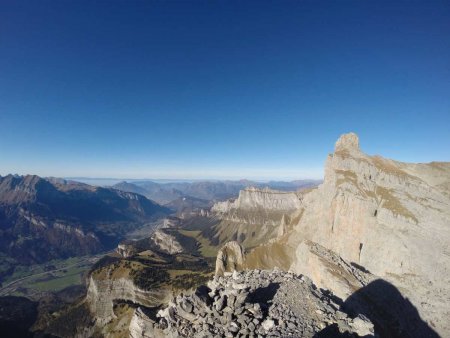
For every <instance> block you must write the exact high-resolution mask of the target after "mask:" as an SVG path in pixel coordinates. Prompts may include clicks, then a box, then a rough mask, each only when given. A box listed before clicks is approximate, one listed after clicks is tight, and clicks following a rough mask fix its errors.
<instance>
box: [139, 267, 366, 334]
mask: <svg viewBox="0 0 450 338" xmlns="http://www.w3.org/2000/svg"><path fill="white" fill-rule="evenodd" d="M320 332H327V333H334V334H335V335H341V336H348V337H350V336H351V337H359V336H364V337H372V336H374V329H373V324H372V323H371V322H370V321H369V320H368V319H367V318H365V317H364V316H357V317H355V318H350V317H349V316H348V315H347V314H346V313H345V312H342V311H341V310H340V305H339V304H338V303H336V298H335V297H333V295H332V294H331V293H329V292H328V291H326V290H319V289H317V288H316V287H315V285H314V284H313V283H312V281H311V280H310V279H309V278H307V277H305V276H301V275H296V274H294V273H290V272H282V271H279V270H273V271H261V270H247V271H245V272H240V273H239V272H237V271H235V272H233V273H232V274H231V273H228V274H226V276H224V277H215V278H214V279H213V280H211V281H210V282H209V283H208V287H206V286H202V287H199V288H198V289H197V290H196V292H195V293H193V294H191V295H185V296H181V295H180V296H178V297H176V298H175V299H174V300H173V301H172V302H170V303H169V305H168V306H167V307H165V308H164V309H162V310H160V311H159V312H158V313H157V318H155V320H153V319H151V318H149V317H148V316H146V315H145V312H144V311H143V310H142V309H138V310H136V311H135V314H134V317H133V319H132V323H131V325H130V336H131V337H134V338H137V337H193V336H196V337H256V336H267V337H288V336H291V337H314V336H315V335H316V334H318V333H320Z"/></svg>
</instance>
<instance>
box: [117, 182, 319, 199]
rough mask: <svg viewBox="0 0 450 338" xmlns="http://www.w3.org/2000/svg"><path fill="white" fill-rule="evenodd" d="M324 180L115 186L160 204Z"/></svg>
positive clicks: (303, 185)
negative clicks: (254, 188) (243, 190)
mask: <svg viewBox="0 0 450 338" xmlns="http://www.w3.org/2000/svg"><path fill="white" fill-rule="evenodd" d="M320 183H321V181H320V180H298V181H290V182H284V181H270V182H256V181H249V180H239V181H199V182H170V183H159V182H154V181H131V182H129V181H123V182H120V183H117V184H115V185H113V188H115V189H119V190H122V191H128V192H134V193H137V194H142V195H144V196H146V197H147V198H150V199H152V200H154V201H156V202H158V203H160V204H169V203H172V202H173V201H176V200H179V199H180V198H195V199H201V200H205V201H206V202H208V201H209V202H210V201H218V200H225V199H228V198H233V197H237V196H238V194H239V191H240V190H242V189H245V188H247V187H258V188H265V187H269V188H271V189H276V190H282V191H296V190H299V189H303V188H311V187H315V186H317V185H319V184H320ZM197 202H198V201H197Z"/></svg>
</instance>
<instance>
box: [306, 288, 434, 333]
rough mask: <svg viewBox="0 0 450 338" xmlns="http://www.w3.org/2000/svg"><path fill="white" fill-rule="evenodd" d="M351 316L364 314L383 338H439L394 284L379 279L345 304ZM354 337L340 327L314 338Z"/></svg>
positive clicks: (325, 331)
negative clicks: (343, 331) (341, 330)
mask: <svg viewBox="0 0 450 338" xmlns="http://www.w3.org/2000/svg"><path fill="white" fill-rule="evenodd" d="M341 307H342V310H343V311H345V312H346V313H348V314H349V315H350V316H351V317H356V316H358V315H359V314H362V315H364V316H366V317H367V318H369V319H370V320H371V321H372V323H373V324H374V326H375V334H377V335H378V336H379V337H381V338H439V335H438V334H437V333H436V332H435V331H434V330H433V329H432V328H431V327H430V326H429V325H428V324H427V323H426V322H425V321H424V320H423V319H422V318H420V315H419V312H418V311H417V309H416V308H415V306H414V305H413V304H412V303H411V302H410V301H409V300H408V299H407V298H405V297H403V296H402V294H401V293H400V291H399V290H398V289H397V288H396V287H395V286H394V285H392V284H391V283H389V282H387V281H385V280H383V279H377V280H375V281H373V282H372V283H370V284H368V285H366V286H365V287H362V288H361V289H359V290H358V291H356V292H354V293H353V294H352V295H351V296H350V297H348V298H347V300H346V301H345V302H344V303H343V304H342V305H341ZM326 337H340V338H343V337H353V336H352V335H349V333H347V332H345V333H340V332H339V329H338V326H337V324H333V325H330V326H328V327H326V328H325V329H323V330H322V331H320V332H318V333H317V334H316V335H315V336H314V338H326Z"/></svg>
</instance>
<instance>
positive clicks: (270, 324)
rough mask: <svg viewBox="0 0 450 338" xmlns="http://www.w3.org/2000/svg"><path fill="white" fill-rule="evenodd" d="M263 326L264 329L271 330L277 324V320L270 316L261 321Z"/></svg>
mask: <svg viewBox="0 0 450 338" xmlns="http://www.w3.org/2000/svg"><path fill="white" fill-rule="evenodd" d="M261 326H262V327H263V329H264V330H266V331H270V330H271V329H272V328H273V327H274V326H275V322H274V321H273V320H272V319H269V318H268V319H266V320H265V321H263V322H262V323H261Z"/></svg>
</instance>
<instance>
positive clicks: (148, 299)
mask: <svg viewBox="0 0 450 338" xmlns="http://www.w3.org/2000/svg"><path fill="white" fill-rule="evenodd" d="M171 297H172V293H171V291H170V290H169V289H163V288H156V289H154V290H149V291H147V290H142V289H140V288H139V287H137V286H136V285H135V284H134V283H133V281H132V279H130V278H125V277H124V278H102V279H98V278H94V277H92V276H91V277H90V279H89V287H88V291H87V296H86V302H87V304H88V305H89V308H90V311H91V313H92V314H93V315H94V316H95V318H96V323H95V324H96V325H97V326H100V327H101V326H102V325H104V324H106V323H107V322H109V321H110V320H111V319H114V318H116V315H115V313H114V302H115V301H129V302H133V303H135V304H141V305H143V306H148V307H152V306H158V305H160V304H163V303H165V302H167V301H168V300H169V299H170V298H171Z"/></svg>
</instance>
